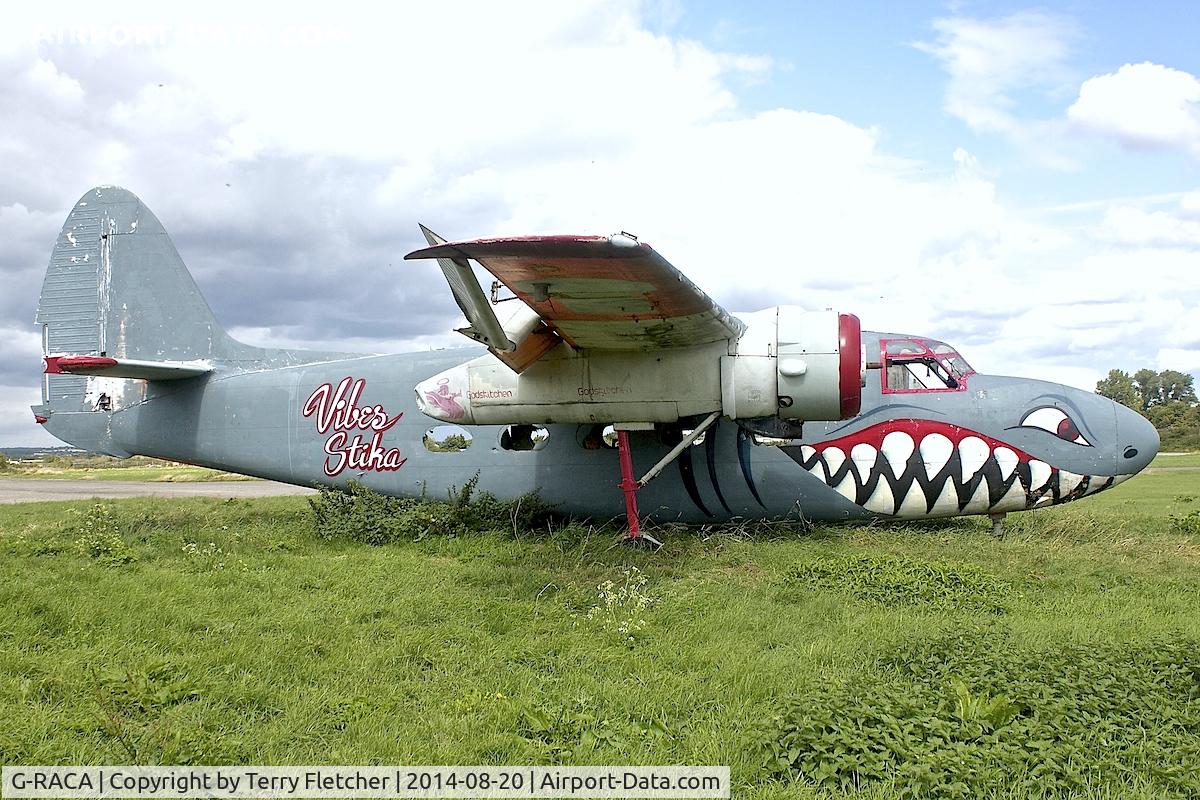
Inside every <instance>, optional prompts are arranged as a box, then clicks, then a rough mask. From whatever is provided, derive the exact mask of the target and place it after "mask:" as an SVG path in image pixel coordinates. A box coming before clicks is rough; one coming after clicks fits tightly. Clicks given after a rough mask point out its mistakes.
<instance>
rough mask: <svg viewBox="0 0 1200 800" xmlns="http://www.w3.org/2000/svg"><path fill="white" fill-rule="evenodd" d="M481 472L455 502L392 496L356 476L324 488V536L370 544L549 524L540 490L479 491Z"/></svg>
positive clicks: (317, 515)
mask: <svg viewBox="0 0 1200 800" xmlns="http://www.w3.org/2000/svg"><path fill="white" fill-rule="evenodd" d="M478 480H479V478H478V475H476V476H475V477H474V478H472V479H471V480H470V481H468V482H467V484H466V485H465V486H464V487H463V488H462V489H461V490H460V491H458V492H457V493H455V494H454V495H453V496H452V497H451V498H450V501H449V502H437V501H433V500H428V499H425V498H413V497H390V496H388V495H384V494H380V493H379V492H376V491H373V490H371V489H369V488H367V487H366V486H363V485H362V484H361V483H357V482H355V481H351V482H350V483H349V484H347V485H346V487H345V488H344V489H332V488H323V489H321V492H320V494H319V495H317V496H316V497H313V498H310V499H309V501H308V502H309V505H310V506H311V508H312V511H313V523H314V528H315V530H316V534H317V536H318V537H320V538H322V539H326V540H331V539H350V540H351V541H356V542H363V543H364V544H389V543H391V542H397V541H405V540H408V541H416V540H420V539H423V538H425V537H426V536H460V535H462V534H465V533H468V532H470V531H488V530H512V531H514V532H520V531H522V530H532V529H535V528H539V527H541V526H542V525H544V524H545V522H546V520H547V519H549V517H550V514H551V506H550V505H548V504H547V503H545V502H543V501H542V500H541V499H539V498H538V497H537V496H536V495H535V494H527V495H523V496H522V497H519V498H517V499H516V500H500V499H498V498H497V497H496V496H495V495H493V494H490V493H488V492H482V493H480V494H478V495H477V496H474V497H473V495H474V492H475V486H476V484H477V483H478Z"/></svg>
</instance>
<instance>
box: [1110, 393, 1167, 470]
mask: <svg viewBox="0 0 1200 800" xmlns="http://www.w3.org/2000/svg"><path fill="white" fill-rule="evenodd" d="M1116 406H1117V441H1116V445H1117V472H1118V473H1121V474H1126V475H1132V474H1133V473H1135V472H1140V471H1141V470H1143V469H1145V468H1146V465H1147V464H1149V463H1150V462H1151V461H1153V460H1154V457H1155V456H1156V455H1158V431H1157V430H1155V428H1154V426H1153V425H1151V424H1150V420H1148V419H1146V418H1145V417H1143V416H1142V415H1141V414H1139V413H1137V412H1136V411H1134V410H1132V409H1130V408H1126V407H1125V406H1123V405H1121V404H1120V403H1117V404H1116Z"/></svg>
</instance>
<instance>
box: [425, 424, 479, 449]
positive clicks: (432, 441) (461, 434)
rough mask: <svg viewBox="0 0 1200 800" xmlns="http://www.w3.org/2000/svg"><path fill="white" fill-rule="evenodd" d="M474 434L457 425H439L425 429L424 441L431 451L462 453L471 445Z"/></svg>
mask: <svg viewBox="0 0 1200 800" xmlns="http://www.w3.org/2000/svg"><path fill="white" fill-rule="evenodd" d="M472 438H473V437H472V436H471V434H470V432H469V431H468V430H467V429H466V428H460V427H459V426H457V425H438V426H437V427H435V428H430V429H429V430H427V431H425V436H424V438H423V439H422V441H424V442H425V449H426V450H428V451H429V452H431V453H461V452H462V451H463V450H466V449H467V448H468V447H470V446H471V440H472Z"/></svg>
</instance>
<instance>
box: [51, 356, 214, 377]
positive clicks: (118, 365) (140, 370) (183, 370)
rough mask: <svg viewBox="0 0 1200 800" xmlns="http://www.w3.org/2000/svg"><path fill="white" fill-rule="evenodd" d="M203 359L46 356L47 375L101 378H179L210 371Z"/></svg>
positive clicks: (211, 369)
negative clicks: (151, 359) (147, 359)
mask: <svg viewBox="0 0 1200 800" xmlns="http://www.w3.org/2000/svg"><path fill="white" fill-rule="evenodd" d="M212 371H213V368H212V367H211V366H210V365H208V364H207V363H205V362H203V361H139V360H136V359H132V358H108V357H106V356H46V374H47V375H59V374H68V375H95V376H97V377H101V378H134V379H139V380H146V381H178V380H182V379H184V378H195V377H197V376H200V375H206V374H208V373H209V372H212Z"/></svg>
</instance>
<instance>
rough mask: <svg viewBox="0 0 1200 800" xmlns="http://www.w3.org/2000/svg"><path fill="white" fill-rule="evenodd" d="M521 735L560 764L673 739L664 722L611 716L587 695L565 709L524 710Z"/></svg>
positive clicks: (537, 707) (536, 707) (536, 705)
mask: <svg viewBox="0 0 1200 800" xmlns="http://www.w3.org/2000/svg"><path fill="white" fill-rule="evenodd" d="M518 732H519V733H520V735H521V736H522V738H524V739H526V740H527V741H530V742H534V743H536V744H538V745H539V746H540V747H541V749H542V751H543V752H544V753H545V754H546V755H547V756H549V757H550V758H552V759H554V760H556V761H560V762H561V761H567V762H569V761H573V760H578V759H581V758H583V757H585V756H586V754H587V753H589V752H592V751H594V750H596V749H598V748H600V747H605V748H610V749H613V750H617V751H625V750H628V749H629V748H630V747H631V746H632V745H635V744H638V743H647V744H653V743H662V742H664V741H666V740H668V739H670V738H671V731H670V728H669V727H668V726H667V725H666V723H664V722H663V721H662V720H660V719H654V718H652V719H621V718H619V717H614V716H610V715H608V714H606V713H604V711H603V709H602V708H600V706H599V705H598V704H597V703H596V701H595V700H594V699H593V698H591V697H589V696H587V695H583V696H580V697H578V698H576V699H575V700H573V701H571V702H569V703H567V704H564V705H554V704H550V703H534V704H528V705H526V706H524V707H523V708H522V709H521V715H520V722H519V728H518Z"/></svg>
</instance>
